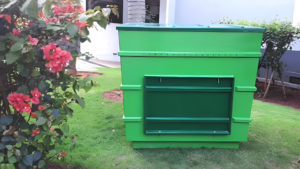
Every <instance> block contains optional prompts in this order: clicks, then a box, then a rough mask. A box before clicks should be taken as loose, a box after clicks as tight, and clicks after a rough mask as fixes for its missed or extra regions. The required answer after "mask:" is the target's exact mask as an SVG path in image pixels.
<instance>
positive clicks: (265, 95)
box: [262, 70, 274, 99]
mask: <svg viewBox="0 0 300 169" xmlns="http://www.w3.org/2000/svg"><path fill="white" fill-rule="evenodd" d="M273 75H274V70H273V71H272V74H271V77H270V81H269V82H270V83H269V84H268V87H267V90H266V91H265V94H264V96H263V98H262V99H265V98H266V97H267V94H268V91H269V88H270V85H271V81H272V79H273Z"/></svg>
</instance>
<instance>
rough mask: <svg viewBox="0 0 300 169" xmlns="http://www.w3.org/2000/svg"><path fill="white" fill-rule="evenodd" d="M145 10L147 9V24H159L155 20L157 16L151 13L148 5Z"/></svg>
mask: <svg viewBox="0 0 300 169" xmlns="http://www.w3.org/2000/svg"><path fill="white" fill-rule="evenodd" d="M145 8H146V15H145V22H146V23H157V21H155V20H154V18H155V17H156V15H154V14H152V13H151V12H150V10H149V5H146V6H145Z"/></svg>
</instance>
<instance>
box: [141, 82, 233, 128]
mask: <svg viewBox="0 0 300 169" xmlns="http://www.w3.org/2000/svg"><path fill="white" fill-rule="evenodd" d="M144 83H145V85H144V132H145V134H230V127H231V117H232V115H231V112H232V110H231V109H232V93H233V86H234V84H233V83H234V79H233V78H225V77H220V78H217V77H197V76H195V77H193V76H190V77H168V76H160V77H157V76H145V81H144Z"/></svg>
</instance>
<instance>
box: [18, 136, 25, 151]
mask: <svg viewBox="0 0 300 169" xmlns="http://www.w3.org/2000/svg"><path fill="white" fill-rule="evenodd" d="M19 137H20V136H19ZM19 137H18V138H19ZM18 138H17V139H18ZM17 139H16V140H17ZM25 139H26V138H25ZM15 146H16V147H17V148H20V147H21V146H22V143H21V142H18V143H17V144H16V145H15Z"/></svg>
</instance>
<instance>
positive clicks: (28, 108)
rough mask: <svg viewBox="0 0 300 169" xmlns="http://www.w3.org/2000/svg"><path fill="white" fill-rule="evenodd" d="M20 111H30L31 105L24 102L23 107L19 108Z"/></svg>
mask: <svg viewBox="0 0 300 169" xmlns="http://www.w3.org/2000/svg"><path fill="white" fill-rule="evenodd" d="M21 112H25V113H29V114H30V113H31V106H30V105H29V104H25V106H24V107H23V109H22V110H21Z"/></svg>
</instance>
